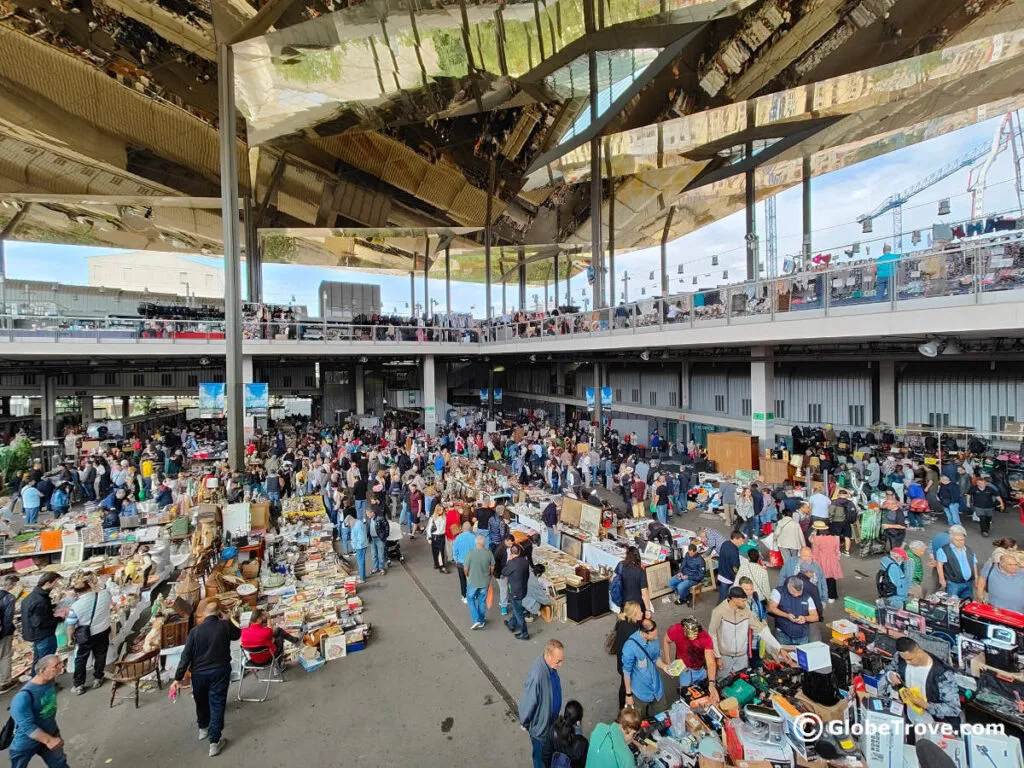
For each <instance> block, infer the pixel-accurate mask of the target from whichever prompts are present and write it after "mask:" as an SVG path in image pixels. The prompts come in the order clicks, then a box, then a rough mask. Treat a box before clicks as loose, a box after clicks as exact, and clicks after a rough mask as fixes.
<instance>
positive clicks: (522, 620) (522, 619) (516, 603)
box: [505, 597, 530, 637]
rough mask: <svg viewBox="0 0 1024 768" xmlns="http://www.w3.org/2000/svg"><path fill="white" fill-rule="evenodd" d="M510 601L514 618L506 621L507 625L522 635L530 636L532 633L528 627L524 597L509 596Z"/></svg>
mask: <svg viewBox="0 0 1024 768" xmlns="http://www.w3.org/2000/svg"><path fill="white" fill-rule="evenodd" d="M509 602H510V603H512V618H511V619H508V620H507V621H506V622H505V626H507V627H508V628H509V629H510V630H512V631H513V632H515V633H516V634H517V635H519V636H520V637H529V636H530V633H529V631H528V630H527V629H526V616H525V614H524V611H523V601H522V599H518V600H517V599H516V598H514V597H509Z"/></svg>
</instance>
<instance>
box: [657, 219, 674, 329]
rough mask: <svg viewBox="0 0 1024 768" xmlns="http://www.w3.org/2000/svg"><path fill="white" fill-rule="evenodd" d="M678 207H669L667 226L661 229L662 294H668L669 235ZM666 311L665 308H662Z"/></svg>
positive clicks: (663, 295)
mask: <svg viewBox="0 0 1024 768" xmlns="http://www.w3.org/2000/svg"><path fill="white" fill-rule="evenodd" d="M675 215H676V207H675V206H674V205H673V206H672V207H670V208H669V209H668V215H666V216H665V228H664V229H663V230H662V231H661V296H662V298H664V297H665V296H668V236H669V233H670V232H671V230H672V219H673V218H675ZM662 311H664V308H662Z"/></svg>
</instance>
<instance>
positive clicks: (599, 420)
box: [590, 363, 604, 453]
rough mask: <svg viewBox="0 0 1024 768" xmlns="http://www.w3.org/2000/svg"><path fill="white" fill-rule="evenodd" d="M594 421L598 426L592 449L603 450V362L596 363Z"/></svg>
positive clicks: (595, 429)
mask: <svg viewBox="0 0 1024 768" xmlns="http://www.w3.org/2000/svg"><path fill="white" fill-rule="evenodd" d="M594 421H595V423H596V424H597V426H596V427H595V428H594V439H593V441H592V442H591V444H590V447H591V450H597V452H598V453H600V452H601V440H602V434H603V432H604V414H603V413H602V411H601V364H600V363H594Z"/></svg>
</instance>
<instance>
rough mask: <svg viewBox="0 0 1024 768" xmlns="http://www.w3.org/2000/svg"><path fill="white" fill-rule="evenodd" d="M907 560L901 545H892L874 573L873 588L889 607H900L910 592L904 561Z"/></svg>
mask: <svg viewBox="0 0 1024 768" xmlns="http://www.w3.org/2000/svg"><path fill="white" fill-rule="evenodd" d="M907 560H908V558H907V553H906V550H904V549H903V547H894V548H893V550H892V551H891V552H890V553H889V554H888V555H886V556H885V557H883V558H882V560H881V562H879V564H878V572H877V573H876V574H875V590H876V591H877V593H878V596H879V597H881V598H884V599H885V601H886V603H888V605H889V607H890V608H902V607H903V605H904V603H905V602H906V599H907V595H908V594H909V593H910V581H911V580H910V579H909V578H908V575H907V569H906V568H904V563H906V562H907Z"/></svg>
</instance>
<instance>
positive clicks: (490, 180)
mask: <svg viewBox="0 0 1024 768" xmlns="http://www.w3.org/2000/svg"><path fill="white" fill-rule="evenodd" d="M463 13H465V6H463ZM496 163H497V158H496V157H495V156H491V162H490V166H489V170H488V172H487V212H486V213H485V214H484V215H485V216H486V217H487V219H486V221H485V222H484V271H485V272H486V275H485V276H484V279H485V281H486V284H487V299H486V301H487V311H486V313H485V314H484V317H485V318H487V319H488V320H490V319H491V216H492V214H493V213H494V173H495V165H496Z"/></svg>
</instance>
